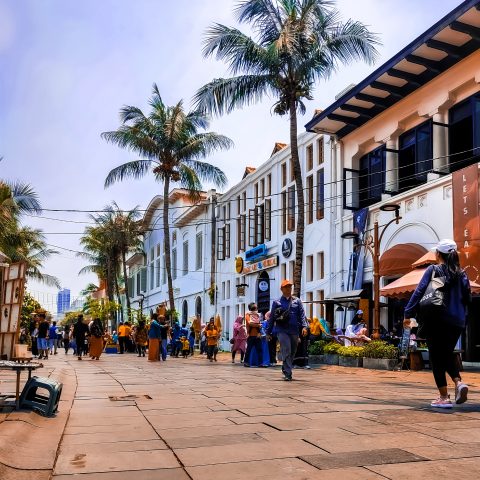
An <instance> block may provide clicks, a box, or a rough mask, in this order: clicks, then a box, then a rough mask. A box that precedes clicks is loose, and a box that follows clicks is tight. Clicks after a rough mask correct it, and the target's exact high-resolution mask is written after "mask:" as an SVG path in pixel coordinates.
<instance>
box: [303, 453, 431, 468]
mask: <svg viewBox="0 0 480 480" xmlns="http://www.w3.org/2000/svg"><path fill="white" fill-rule="evenodd" d="M300 458H301V459H302V460H304V461H305V462H307V463H309V464H310V465H312V466H314V467H316V468H318V469H320V470H329V469H332V468H344V467H362V466H364V465H383V464H385V463H403V462H420V461H424V460H425V458H423V457H421V456H419V455H415V454H413V453H410V452H407V451H405V450H401V449H399V448H390V449H382V450H367V451H361V452H353V451H351V452H348V455H345V454H343V453H333V454H331V455H302V456H301V457H300Z"/></svg>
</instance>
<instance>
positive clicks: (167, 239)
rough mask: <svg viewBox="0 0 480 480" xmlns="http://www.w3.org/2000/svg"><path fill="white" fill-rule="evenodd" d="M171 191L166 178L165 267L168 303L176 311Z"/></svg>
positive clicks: (164, 189) (164, 202)
mask: <svg viewBox="0 0 480 480" xmlns="http://www.w3.org/2000/svg"><path fill="white" fill-rule="evenodd" d="M169 189H170V179H169V178H168V177H166V178H165V180H164V183H163V232H164V234H165V236H164V242H165V267H166V269H167V282H168V302H169V304H170V310H171V311H172V312H173V310H175V299H174V298H173V281H172V259H171V255H170V254H171V251H170V225H169V223H168V210H169V208H168V207H169V204H168V194H169Z"/></svg>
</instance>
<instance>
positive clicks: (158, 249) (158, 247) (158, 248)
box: [157, 244, 160, 257]
mask: <svg viewBox="0 0 480 480" xmlns="http://www.w3.org/2000/svg"><path fill="white" fill-rule="evenodd" d="M159 256H160V244H158V245H157V257H159Z"/></svg>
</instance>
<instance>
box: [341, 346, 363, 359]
mask: <svg viewBox="0 0 480 480" xmlns="http://www.w3.org/2000/svg"><path fill="white" fill-rule="evenodd" d="M338 354H339V355H342V357H355V358H360V357H363V356H364V355H363V347H353V346H352V347H340V348H339V349H338Z"/></svg>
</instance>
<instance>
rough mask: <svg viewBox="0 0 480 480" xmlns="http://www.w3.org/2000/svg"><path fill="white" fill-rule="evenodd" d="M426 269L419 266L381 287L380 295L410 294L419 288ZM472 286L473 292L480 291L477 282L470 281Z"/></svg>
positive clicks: (400, 295)
mask: <svg viewBox="0 0 480 480" xmlns="http://www.w3.org/2000/svg"><path fill="white" fill-rule="evenodd" d="M425 270H426V268H417V269H415V270H412V271H411V272H408V273H407V274H406V275H404V276H403V277H400V278H397V280H395V281H394V282H392V283H389V284H388V285H387V286H385V287H383V288H382V289H380V295H381V296H382V297H405V296H408V295H410V294H411V293H413V292H414V291H415V289H416V288H417V285H418V284H419V283H420V280H421V279H422V277H423V274H424V273H425ZM470 287H471V289H472V292H473V293H480V285H478V284H477V283H475V282H470Z"/></svg>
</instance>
